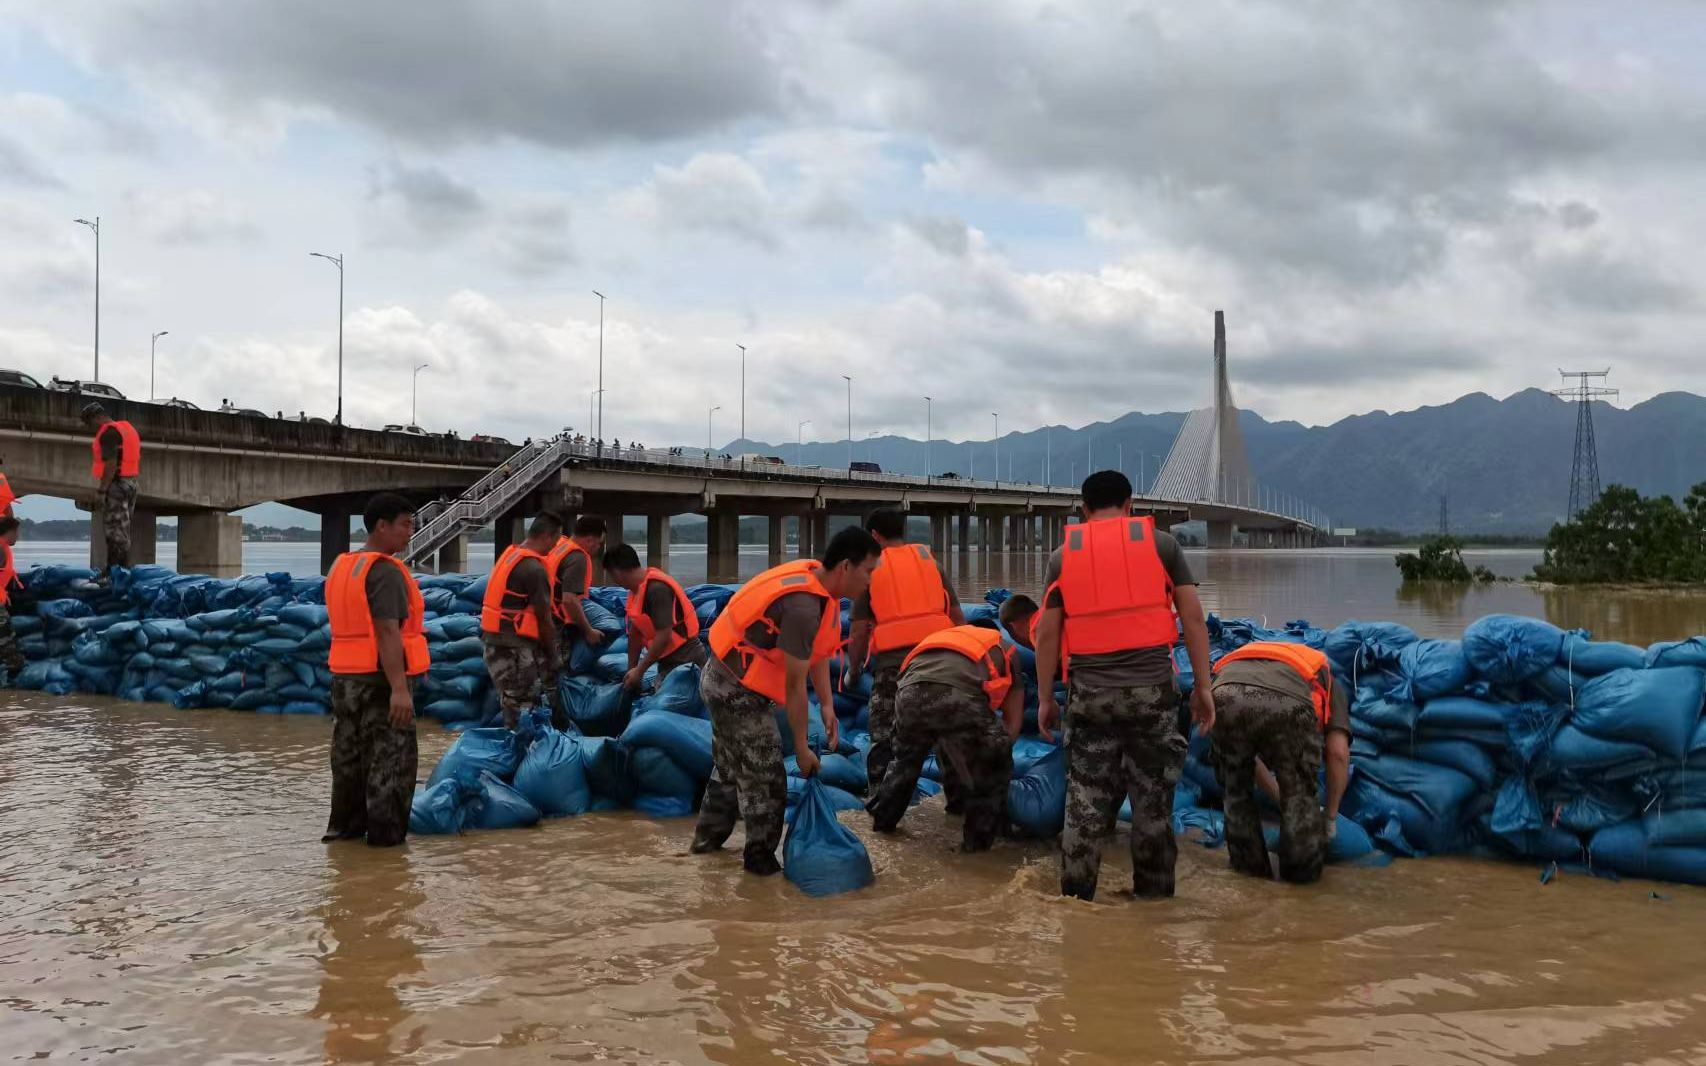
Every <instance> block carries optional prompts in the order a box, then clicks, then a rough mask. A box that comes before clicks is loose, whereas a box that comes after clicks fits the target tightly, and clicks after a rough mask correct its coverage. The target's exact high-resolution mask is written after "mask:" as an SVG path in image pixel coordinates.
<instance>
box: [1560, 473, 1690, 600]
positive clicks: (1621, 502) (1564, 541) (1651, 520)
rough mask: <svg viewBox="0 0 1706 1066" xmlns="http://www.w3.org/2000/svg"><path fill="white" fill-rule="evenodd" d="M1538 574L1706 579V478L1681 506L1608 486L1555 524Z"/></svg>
mask: <svg viewBox="0 0 1706 1066" xmlns="http://www.w3.org/2000/svg"><path fill="white" fill-rule="evenodd" d="M1534 576H1535V577H1536V578H1538V579H1539V580H1542V581H1552V582H1557V583H1560V584H1593V583H1620V584H1622V583H1628V584H1635V583H1654V582H1664V583H1696V582H1703V581H1706V482H1702V483H1701V484H1699V485H1696V486H1694V488H1693V489H1691V490H1689V493H1688V495H1687V496H1686V497H1685V498H1684V500H1683V502H1682V504H1680V505H1679V504H1678V503H1677V502H1676V501H1675V500H1673V499H1671V498H1670V497H1669V496H1653V497H1643V496H1641V494H1640V493H1638V492H1636V491H1635V490H1634V489H1631V488H1629V487H1627V486H1624V485H1610V486H1607V487H1606V490H1605V491H1604V492H1603V493H1602V494H1601V495H1600V498H1599V499H1598V500H1596V501H1594V503H1593V505H1592V506H1590V507H1587V508H1586V509H1584V510H1583V511H1582V512H1581V513H1580V514H1578V515H1577V516H1576V517H1575V519H1574V520H1573V521H1570V522H1563V523H1559V524H1558V525H1555V526H1553V527H1552V532H1551V533H1549V534H1548V535H1547V537H1546V554H1545V556H1544V557H1543V558H1542V560H1541V563H1540V565H1539V566H1537V567H1535V568H1534Z"/></svg>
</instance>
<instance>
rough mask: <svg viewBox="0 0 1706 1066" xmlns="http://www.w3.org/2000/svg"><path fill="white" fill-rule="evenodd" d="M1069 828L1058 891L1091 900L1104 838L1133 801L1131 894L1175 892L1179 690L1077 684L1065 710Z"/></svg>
mask: <svg viewBox="0 0 1706 1066" xmlns="http://www.w3.org/2000/svg"><path fill="white" fill-rule="evenodd" d="M1065 744H1066V828H1065V830H1064V831H1063V832H1062V833H1061V837H1060V893H1061V895H1063V896H1077V897H1079V898H1080V899H1094V898H1095V896H1096V876H1097V873H1098V872H1099V871H1100V869H1101V866H1102V842H1103V841H1104V840H1106V839H1107V838H1108V837H1110V836H1112V835H1113V832H1114V824H1115V819H1116V818H1117V817H1118V816H1119V808H1120V801H1121V800H1122V799H1124V798H1130V800H1131V866H1132V892H1133V894H1134V895H1136V896H1137V897H1138V898H1139V899H1156V898H1160V897H1164V896H1171V895H1172V894H1173V864H1174V862H1175V861H1177V859H1178V854H1179V849H1178V844H1177V843H1176V842H1175V841H1174V839H1173V786H1174V785H1176V784H1177V783H1178V781H1179V772H1180V770H1182V769H1183V768H1184V765H1185V737H1184V735H1183V734H1182V733H1180V732H1179V690H1178V687H1177V686H1176V685H1174V684H1173V683H1172V682H1171V681H1169V682H1168V683H1167V684H1165V685H1135V686H1130V687H1125V688H1084V687H1078V686H1073V688H1072V690H1071V699H1070V700H1069V701H1068V704H1067V708H1066V741H1065Z"/></svg>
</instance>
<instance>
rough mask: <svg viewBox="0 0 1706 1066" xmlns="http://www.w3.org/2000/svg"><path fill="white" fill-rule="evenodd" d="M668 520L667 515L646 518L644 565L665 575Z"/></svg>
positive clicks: (667, 554) (666, 569) (667, 550)
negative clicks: (653, 567) (654, 568)
mask: <svg viewBox="0 0 1706 1066" xmlns="http://www.w3.org/2000/svg"><path fill="white" fill-rule="evenodd" d="M669 519H670V516H669V515H667V514H649V515H647V516H646V565H647V566H655V567H657V568H658V569H659V570H662V571H664V572H666V573H667V572H668V571H669ZM607 543H608V542H607Z"/></svg>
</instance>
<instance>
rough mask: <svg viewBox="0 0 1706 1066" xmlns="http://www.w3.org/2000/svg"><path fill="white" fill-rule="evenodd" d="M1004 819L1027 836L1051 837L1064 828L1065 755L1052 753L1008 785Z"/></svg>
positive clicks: (1017, 775)
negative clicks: (1006, 818) (1005, 817)
mask: <svg viewBox="0 0 1706 1066" xmlns="http://www.w3.org/2000/svg"><path fill="white" fill-rule="evenodd" d="M1007 817H1008V818H1009V819H1011V820H1012V822H1013V824H1014V825H1016V826H1018V827H1019V828H1020V829H1022V830H1023V831H1024V832H1025V833H1026V834H1028V835H1030V836H1034V837H1052V836H1054V835H1055V834H1057V833H1059V832H1060V830H1061V828H1062V827H1063V826H1064V825H1066V752H1065V750H1064V749H1061V748H1056V749H1055V750H1054V751H1052V752H1050V753H1049V754H1047V755H1044V756H1043V757H1042V758H1040V759H1038V760H1037V761H1036V762H1034V763H1032V764H1031V768H1030V769H1029V770H1027V771H1026V772H1025V773H1023V774H1014V775H1013V779H1012V780H1011V781H1009V782H1008V783H1007Z"/></svg>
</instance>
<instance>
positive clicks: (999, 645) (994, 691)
mask: <svg viewBox="0 0 1706 1066" xmlns="http://www.w3.org/2000/svg"><path fill="white" fill-rule="evenodd" d="M938 650H941V651H957V652H959V653H960V654H961V655H964V656H965V657H966V658H968V659H970V660H971V661H972V662H974V663H981V664H983V669H984V673H985V674H986V675H987V676H986V677H985V678H984V681H983V692H984V695H986V696H988V697H989V706H990V708H991V709H992V710H997V711H999V710H1000V709H1001V705H1002V704H1003V703H1005V702H1006V700H1007V693H1008V692H1009V691H1011V690H1012V688H1013V674H1014V672H1015V671H1014V669H1013V664H1014V660H1013V646H1012V645H1011V644H1008V643H1006V642H1005V641H1003V640H1002V638H1001V631H1000V630H998V629H986V628H984V627H983V626H950V627H948V628H947V629H940V630H937V631H936V632H934V633H932V634H930V635H929V636H927V637H925V638H924V639H923V640H921V641H919V642H918V644H917V646H915V647H914V648H913V649H912V652H911V653H910V654H909V655H907V657H906V661H905V662H903V663H901V664H900V669H901V673H903V674H904V673H905V672H906V668H907V667H908V666H911V665H912V660H914V659H916V658H918V654H919V652H925V651H938ZM997 650H999V651H1000V653H1001V662H1000V664H999V665H997V664H996V661H995V652H996V651H997Z"/></svg>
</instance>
